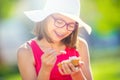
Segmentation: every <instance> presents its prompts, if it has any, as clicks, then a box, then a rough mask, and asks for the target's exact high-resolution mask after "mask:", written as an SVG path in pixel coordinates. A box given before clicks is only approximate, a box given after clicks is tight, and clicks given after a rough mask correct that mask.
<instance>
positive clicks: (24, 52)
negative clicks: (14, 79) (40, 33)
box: [17, 44, 37, 80]
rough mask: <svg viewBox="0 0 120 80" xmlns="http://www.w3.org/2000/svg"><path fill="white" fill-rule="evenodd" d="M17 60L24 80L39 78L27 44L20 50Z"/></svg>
mask: <svg viewBox="0 0 120 80" xmlns="http://www.w3.org/2000/svg"><path fill="white" fill-rule="evenodd" d="M17 59H18V68H19V71H20V74H21V77H22V80H36V79H37V77H36V72H35V68H34V58H33V55H32V53H31V51H30V48H28V47H27V45H26V44H24V45H23V46H21V47H20V48H19V49H18V51H17Z"/></svg>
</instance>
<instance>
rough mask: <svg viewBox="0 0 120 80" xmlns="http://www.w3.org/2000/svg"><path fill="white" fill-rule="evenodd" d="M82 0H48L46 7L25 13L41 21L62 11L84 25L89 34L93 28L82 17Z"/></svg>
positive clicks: (34, 19)
mask: <svg viewBox="0 0 120 80" xmlns="http://www.w3.org/2000/svg"><path fill="white" fill-rule="evenodd" d="M79 1H80V0H47V2H46V4H45V7H44V9H42V10H32V11H25V12H24V13H25V15H26V16H27V17H28V18H29V19H30V20H32V21H34V22H40V21H42V20H44V19H45V18H46V17H47V16H49V15H51V14H54V13H60V14H62V15H64V16H67V17H69V18H71V19H73V20H75V21H77V22H78V23H79V27H84V28H85V29H86V30H87V32H88V34H90V33H91V31H92V29H91V27H90V26H89V25H87V24H86V23H85V22H83V21H82V20H81V19H80V17H79V16H80V2H79Z"/></svg>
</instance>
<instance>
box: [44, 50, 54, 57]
mask: <svg viewBox="0 0 120 80" xmlns="http://www.w3.org/2000/svg"><path fill="white" fill-rule="evenodd" d="M53 53H56V51H55V50H54V49H49V50H47V51H45V54H44V55H45V56H50V55H52V54H53Z"/></svg>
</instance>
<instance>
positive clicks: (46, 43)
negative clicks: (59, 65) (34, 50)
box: [40, 38, 63, 48]
mask: <svg viewBox="0 0 120 80" xmlns="http://www.w3.org/2000/svg"><path fill="white" fill-rule="evenodd" d="M40 44H41V45H42V44H43V46H46V47H51V48H58V47H60V46H62V45H63V44H62V42H54V43H49V42H48V41H47V40H46V39H45V38H43V39H41V42H40Z"/></svg>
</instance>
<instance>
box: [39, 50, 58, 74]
mask: <svg viewBox="0 0 120 80" xmlns="http://www.w3.org/2000/svg"><path fill="white" fill-rule="evenodd" d="M56 59H57V55H56V51H55V50H54V49H51V48H48V49H46V50H45V51H44V54H43V55H42V56H41V62H42V65H41V69H44V70H45V71H47V72H50V71H51V69H52V68H53V66H54V64H55V62H56Z"/></svg>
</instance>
